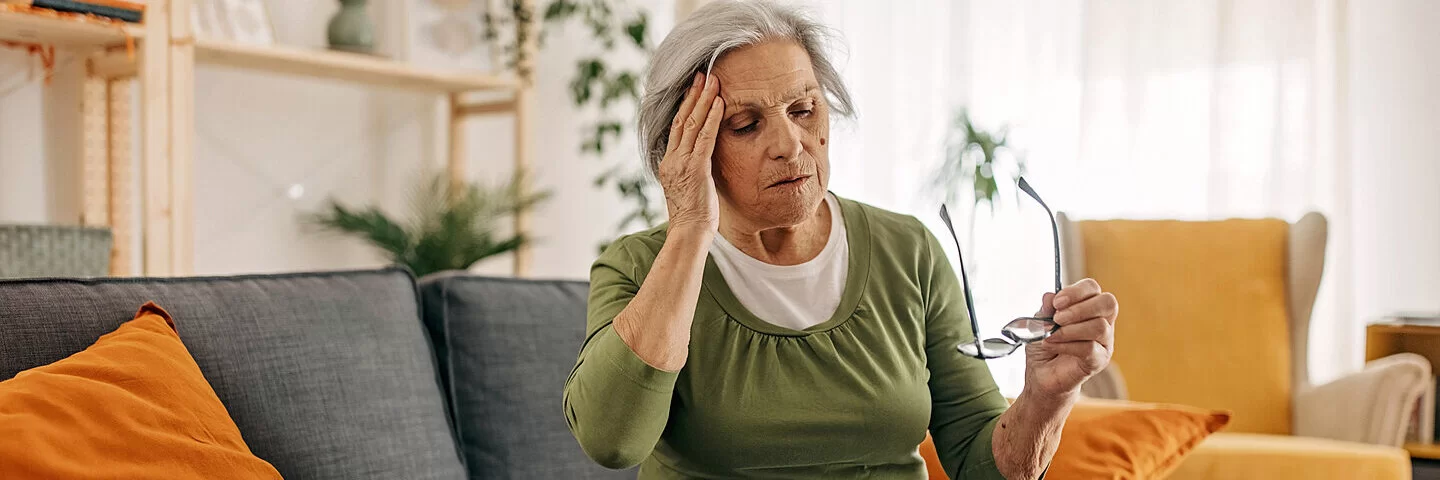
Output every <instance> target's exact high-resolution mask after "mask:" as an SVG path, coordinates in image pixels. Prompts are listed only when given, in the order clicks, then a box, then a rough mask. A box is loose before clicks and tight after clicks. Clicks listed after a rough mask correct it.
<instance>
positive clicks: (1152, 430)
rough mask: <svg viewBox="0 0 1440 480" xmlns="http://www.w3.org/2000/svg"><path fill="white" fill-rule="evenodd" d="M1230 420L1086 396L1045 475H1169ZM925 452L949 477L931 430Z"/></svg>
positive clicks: (939, 474) (1124, 479)
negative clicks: (938, 454) (939, 456)
mask: <svg viewBox="0 0 1440 480" xmlns="http://www.w3.org/2000/svg"><path fill="white" fill-rule="evenodd" d="M1228 423H1230V414H1229V413H1228V412H1224V411H1216V410H1207V409H1201V408H1196V407H1190V406H1185V405H1167V404H1152V403H1139V402H1127V401H1119V400H1101V399H1092V398H1086V399H1082V400H1080V402H1079V403H1077V404H1075V408H1074V409H1073V410H1071V411H1070V416H1069V417H1067V418H1066V419H1065V428H1064V429H1063V430H1061V432H1060V448H1059V449H1058V450H1056V452H1055V458H1054V459H1052V460H1051V462H1050V470H1049V471H1047V472H1046V474H1045V478H1047V479H1052V480H1065V479H1072V478H1077V479H1110V480H1130V479H1152V478H1164V477H1165V475H1168V474H1169V473H1170V472H1172V471H1174V470H1175V469H1176V468H1177V467H1179V466H1180V461H1181V460H1184V459H1185V456H1186V455H1189V454H1190V452H1191V451H1193V450H1194V449H1195V447H1196V446H1197V445H1199V444H1200V442H1201V441H1203V440H1205V439H1206V438H1207V437H1209V436H1210V434H1212V433H1215V432H1217V431H1219V430H1220V429H1221V428H1224V427H1225V425H1226V424H1228ZM920 456H921V457H924V459H925V467H926V469H927V470H928V471H929V472H930V479H931V480H937V479H940V480H949V477H948V476H946V475H945V472H944V470H942V469H941V468H940V461H939V458H938V457H937V456H936V453H935V446H934V444H932V443H931V438H930V436H929V435H928V434H927V435H926V436H925V442H924V443H921V444H920Z"/></svg>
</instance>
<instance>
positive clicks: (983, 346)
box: [940, 177, 1060, 360]
mask: <svg viewBox="0 0 1440 480" xmlns="http://www.w3.org/2000/svg"><path fill="white" fill-rule="evenodd" d="M1020 190H1022V191H1024V192H1025V193H1026V194H1027V195H1030V198H1033V199H1035V201H1036V202H1039V203H1040V206H1041V207H1044V208H1045V213H1046V214H1047V215H1049V216H1050V233H1051V235H1052V236H1053V238H1054V243H1055V293H1060V227H1059V226H1058V225H1056V224H1055V214H1054V213H1053V212H1051V211H1050V206H1048V205H1045V201H1044V200H1041V199H1040V195H1039V194H1037V193H1035V189H1034V188H1031V187H1030V183H1029V182H1026V181H1025V177H1020ZM940 218H941V219H943V220H945V228H948V229H949V230H950V238H951V239H953V240H955V254H956V255H958V256H959V257H960V280H961V282H962V283H963V285H964V287H965V309H966V311H967V312H968V313H969V314H970V331H971V332H973V333H974V334H975V341H974V342H972V343H962V344H960V346H958V347H956V348H957V349H958V350H960V353H963V354H965V355H967V356H971V357H975V358H979V359H982V360H988V359H994V358H1000V357H1004V356H1006V355H1009V354H1012V353H1015V350H1018V349H1019V348H1020V346H1022V345H1025V344H1027V343H1032V342H1038V341H1041V340H1044V339H1045V338H1047V337H1049V336H1050V335H1051V334H1054V333H1055V330H1058V329H1059V328H1060V325H1059V324H1057V323H1055V319H1054V318H1053V317H1020V318H1016V319H1014V320H1011V321H1010V323H1007V324H1005V326H1004V327H1001V328H1000V335H1002V336H1001V337H995V338H987V339H984V340H981V339H980V322H979V320H976V318H975V302H974V301H973V299H972V298H971V296H970V279H969V278H968V277H967V276H966V275H965V255H964V254H963V253H960V238H959V237H958V236H956V235H955V225H954V224H953V223H951V221H950V212H948V211H946V209H945V205H944V204H941V205H940Z"/></svg>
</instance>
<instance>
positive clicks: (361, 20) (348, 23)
mask: <svg viewBox="0 0 1440 480" xmlns="http://www.w3.org/2000/svg"><path fill="white" fill-rule="evenodd" d="M367 2H368V0H340V11H339V12H337V13H335V17H334V18H331V19H330V27H329V29H327V30H326V33H327V37H328V38H329V40H330V48H332V49H335V50H344V51H347V52H358V53H370V52H371V51H373V50H374V49H375V27H374V26H373V25H372V24H371V22H370V15H369V14H368V13H366V11H365V4H366V3H367Z"/></svg>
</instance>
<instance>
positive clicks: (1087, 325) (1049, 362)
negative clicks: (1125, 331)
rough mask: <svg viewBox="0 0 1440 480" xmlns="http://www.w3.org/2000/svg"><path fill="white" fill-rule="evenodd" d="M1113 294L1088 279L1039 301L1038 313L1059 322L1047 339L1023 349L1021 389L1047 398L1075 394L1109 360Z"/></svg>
mask: <svg viewBox="0 0 1440 480" xmlns="http://www.w3.org/2000/svg"><path fill="white" fill-rule="evenodd" d="M1119 312H1120V305H1119V303H1117V302H1116V301H1115V296H1114V295H1111V294H1109V293H1107V292H1104V291H1102V290H1101V289H1100V284H1099V283H1096V282H1095V280H1092V279H1088V278H1087V279H1084V280H1081V281H1079V282H1077V283H1075V284H1074V285H1070V286H1068V287H1065V288H1064V289H1062V290H1060V293H1058V294H1051V293H1046V294H1045V296H1044V297H1043V298H1042V299H1041V307H1040V316H1042V317H1043V316H1049V315H1052V314H1053V315H1054V318H1055V323H1057V324H1059V325H1060V329H1059V330H1056V331H1055V333H1054V334H1052V335H1051V336H1050V337H1049V338H1046V339H1045V340H1044V341H1041V342H1034V343H1031V344H1029V345H1027V346H1026V347H1025V389H1026V390H1031V389H1034V392H1033V393H1036V394H1040V395H1041V396H1042V397H1045V398H1060V397H1066V396H1072V395H1075V394H1076V393H1078V392H1079V391H1080V385H1081V384H1083V383H1085V380H1087V379H1089V378H1090V377H1091V376H1093V375H1095V374H1096V373H1100V371H1101V370H1104V369H1105V367H1106V366H1107V365H1109V364H1110V354H1111V353H1112V352H1114V351H1115V316H1116V315H1118V314H1119Z"/></svg>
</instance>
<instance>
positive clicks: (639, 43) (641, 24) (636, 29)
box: [625, 12, 650, 50]
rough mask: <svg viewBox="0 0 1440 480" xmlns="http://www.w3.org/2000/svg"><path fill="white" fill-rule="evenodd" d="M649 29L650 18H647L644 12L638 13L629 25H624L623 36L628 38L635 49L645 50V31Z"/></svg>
mask: <svg viewBox="0 0 1440 480" xmlns="http://www.w3.org/2000/svg"><path fill="white" fill-rule="evenodd" d="M649 28H650V17H649V16H647V15H646V14H645V12H640V14H639V15H637V16H636V17H635V19H634V20H631V21H630V23H627V24H625V36H626V37H629V38H630V41H631V42H634V43H635V46H636V47H638V48H640V49H642V50H643V49H645V48H646V45H647V42H646V41H645V34H646V32H647V30H649Z"/></svg>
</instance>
